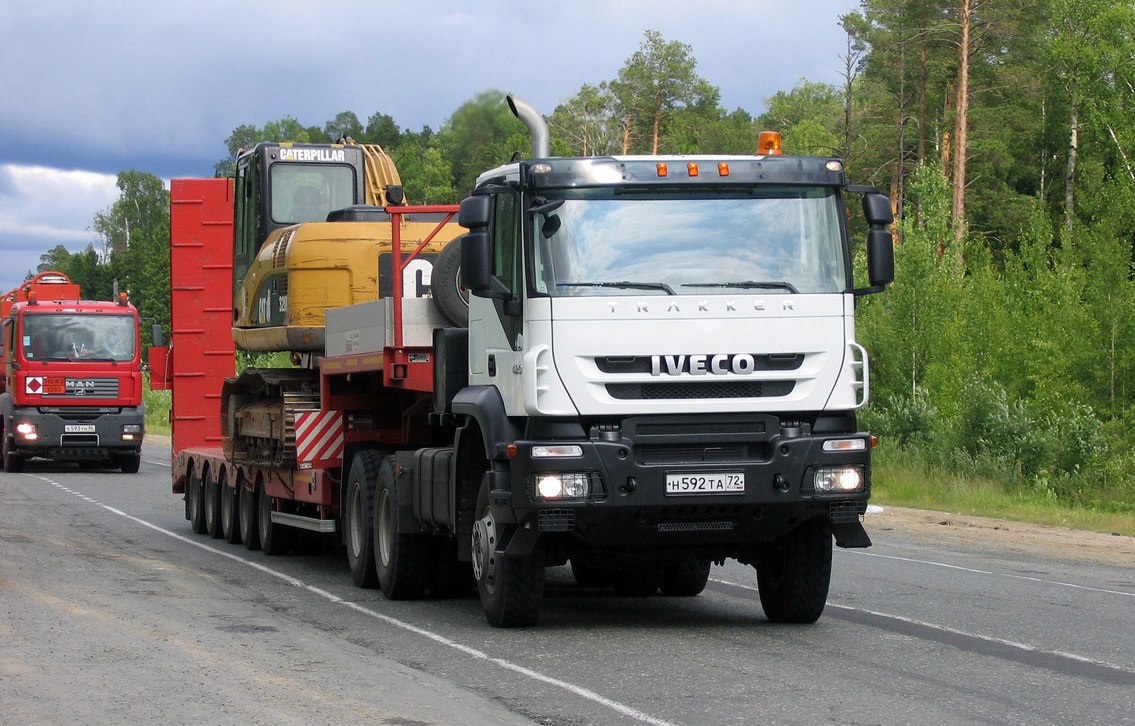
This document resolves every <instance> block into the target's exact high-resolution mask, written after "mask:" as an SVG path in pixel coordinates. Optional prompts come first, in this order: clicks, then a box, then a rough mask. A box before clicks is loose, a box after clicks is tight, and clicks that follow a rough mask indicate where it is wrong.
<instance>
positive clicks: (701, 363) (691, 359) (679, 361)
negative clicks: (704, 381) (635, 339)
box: [650, 353, 757, 376]
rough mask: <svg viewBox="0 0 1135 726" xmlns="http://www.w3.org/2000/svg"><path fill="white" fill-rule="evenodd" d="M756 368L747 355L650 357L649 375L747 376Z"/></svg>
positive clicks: (719, 354) (697, 354) (753, 361)
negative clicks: (709, 374) (733, 374)
mask: <svg viewBox="0 0 1135 726" xmlns="http://www.w3.org/2000/svg"><path fill="white" fill-rule="evenodd" d="M756 368H757V364H756V361H755V360H754V359H753V356H751V355H749V354H748V353H736V354H730V353H718V354H716V355H710V354H708V353H707V354H702V353H695V354H693V355H652V356H650V374H651V375H652V376H660V375H662V374H663V373H665V374H666V375H668V376H680V375H682V374H683V373H688V374H690V375H692V376H704V375H705V374H707V373H711V374H713V375H717V376H724V375H728V374H730V373H735V374H738V375H748V374H749V373H752V372H753V371H754V370H756Z"/></svg>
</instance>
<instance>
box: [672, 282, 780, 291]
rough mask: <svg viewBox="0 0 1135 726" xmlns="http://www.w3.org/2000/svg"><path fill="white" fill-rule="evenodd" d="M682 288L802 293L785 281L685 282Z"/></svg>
mask: <svg viewBox="0 0 1135 726" xmlns="http://www.w3.org/2000/svg"><path fill="white" fill-rule="evenodd" d="M682 287H735V288H739V289H742V290H748V289H757V288H759V289H761V290H788V291H789V292H791V293H799V292H800V291H799V290H797V289H796V286H795V285H793V284H792V283H791V282H785V281H783V280H768V281H766V282H758V281H757V280H743V281H741V282H683V283H682Z"/></svg>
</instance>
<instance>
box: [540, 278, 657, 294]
mask: <svg viewBox="0 0 1135 726" xmlns="http://www.w3.org/2000/svg"><path fill="white" fill-rule="evenodd" d="M556 287H619V288H625V289H632V290H662V291H663V292H665V293H666V294H667V295H677V294H678V293H676V292H674V288H672V287H670V286H669V285H667V284H666V283H665V282H627V281H625V280H624V281H623V282H557V283H556Z"/></svg>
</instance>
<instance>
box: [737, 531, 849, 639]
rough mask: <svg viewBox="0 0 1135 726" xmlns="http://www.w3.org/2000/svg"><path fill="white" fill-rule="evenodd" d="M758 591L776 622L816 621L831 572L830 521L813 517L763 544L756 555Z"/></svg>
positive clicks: (772, 619)
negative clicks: (758, 554) (760, 550)
mask: <svg viewBox="0 0 1135 726" xmlns="http://www.w3.org/2000/svg"><path fill="white" fill-rule="evenodd" d="M756 569H757V591H758V592H759V594H760V596H761V606H762V607H763V608H764V610H765V615H766V616H768V619H769V620H771V621H772V622H774V623H814V622H816V621H817V620H819V619H820V615H821V614H822V613H823V612H824V605H825V604H826V603H827V600H828V585H829V583H830V582H831V575H832V532H831V525H830V524H828V522H827V520H825V519H822V518H815V519H810V520H808V521H807V522H805V523H804V524H802V525H800V526H799V527H797V528H796V529H794V530H792V531H791V532H789V533H788V534H786V535H784V536H783V537H781V538H780V539H777V540H775V541H773V542H770V543H769V544H767V545H765V546H764V549H763V552H761V554H760V556H759V557H758V558H757V563H756Z"/></svg>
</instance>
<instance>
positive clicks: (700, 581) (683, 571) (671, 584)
mask: <svg viewBox="0 0 1135 726" xmlns="http://www.w3.org/2000/svg"><path fill="white" fill-rule="evenodd" d="M712 565H713V563H712V562H710V560H709V559H708V558H706V557H683V558H682V559H680V560H678V561H677V562H675V563H673V564H671V565H668V566H667V567H666V569H664V570H662V594H663V595H676V596H678V597H693V596H694V595H699V594H701V591H702V590H704V589H705V586H706V583H708V582H709V569H710V567H711V566H712Z"/></svg>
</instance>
